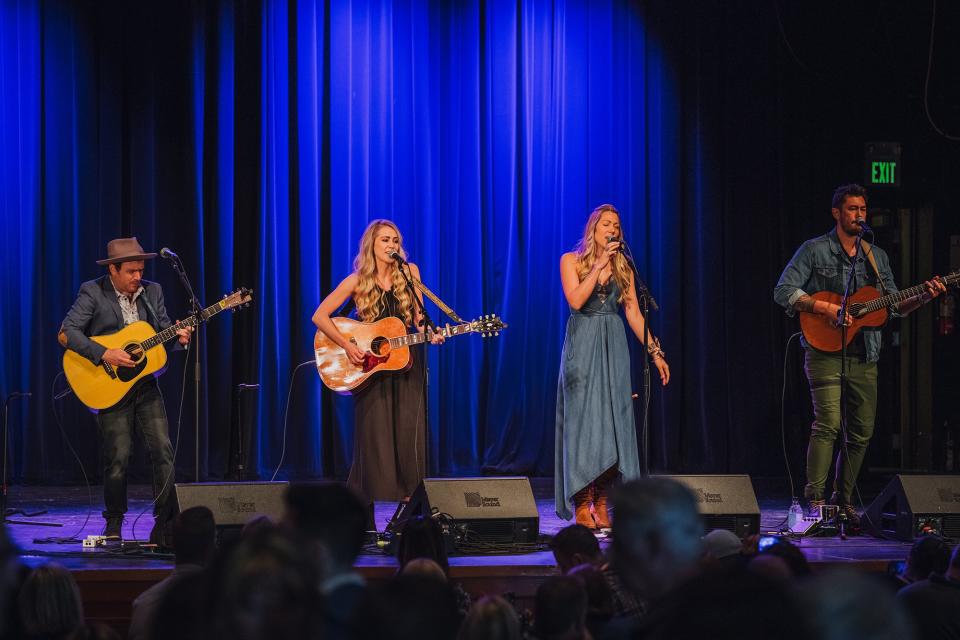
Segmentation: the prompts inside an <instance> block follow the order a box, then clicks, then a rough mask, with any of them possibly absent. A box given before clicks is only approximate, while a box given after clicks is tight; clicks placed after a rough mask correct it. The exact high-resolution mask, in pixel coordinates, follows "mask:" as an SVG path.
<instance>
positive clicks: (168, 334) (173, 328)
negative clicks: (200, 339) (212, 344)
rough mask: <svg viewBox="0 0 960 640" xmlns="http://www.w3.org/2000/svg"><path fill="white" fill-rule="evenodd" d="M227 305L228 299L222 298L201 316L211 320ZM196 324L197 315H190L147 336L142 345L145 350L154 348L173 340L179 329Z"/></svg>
mask: <svg viewBox="0 0 960 640" xmlns="http://www.w3.org/2000/svg"><path fill="white" fill-rule="evenodd" d="M226 305H227V300H226V299H224V300H221V301H220V302H217V303H215V304H212V305H210V306H209V307H207V308H206V309H204V310H203V311H201V312H200V317H201V318H203V320H209V319H210V318H211V317H213V316H214V315H216V314H218V313H220V312H221V311H223V310H224V309H225V308H226ZM195 326H197V316H190V317H189V318H186V319H184V320H180V321H178V322H175V323H173V324H172V325H170V326H169V327H167V328H166V329H164V330H163V331H159V332H157V333H156V334H154V336H153V337H152V338H147V339H146V340H144V341H143V342H141V343H140V346H141V347H143V350H144V351H147V350H149V349H152V348H154V347H155V346H157V345H158V344H163V343H164V342H166V341H167V340H171V339H172V338H174V337H176V335H177V331H179V330H180V329H185V328H187V327H195Z"/></svg>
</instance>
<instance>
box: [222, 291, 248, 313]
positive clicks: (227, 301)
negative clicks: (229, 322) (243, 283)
mask: <svg viewBox="0 0 960 640" xmlns="http://www.w3.org/2000/svg"><path fill="white" fill-rule="evenodd" d="M251 302H253V291H252V290H251V289H247V288H246V287H240V288H239V289H237V290H235V291H234V292H233V293H229V294H225V295H224V296H223V300H221V301H220V303H221V304H222V305H223V310H224V311H226V310H227V309H230V310H231V311H236V310H238V309H240V308H241V307H249V306H250V303H251Z"/></svg>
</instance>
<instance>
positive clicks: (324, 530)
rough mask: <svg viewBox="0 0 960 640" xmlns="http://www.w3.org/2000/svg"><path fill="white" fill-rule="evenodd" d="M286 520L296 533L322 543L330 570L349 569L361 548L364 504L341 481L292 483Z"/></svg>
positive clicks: (326, 565)
mask: <svg viewBox="0 0 960 640" xmlns="http://www.w3.org/2000/svg"><path fill="white" fill-rule="evenodd" d="M285 519H286V521H287V522H288V523H289V524H290V526H291V527H292V528H293V529H294V531H296V532H297V533H298V534H299V535H301V536H303V537H305V538H307V539H310V540H315V541H317V542H320V543H321V547H322V549H323V553H324V556H325V557H324V558H323V559H324V565H325V567H326V568H327V569H328V570H329V572H330V573H332V574H336V573H341V572H348V571H350V570H351V569H352V567H353V562H354V560H356V559H357V556H358V555H360V551H361V550H362V549H363V541H364V537H365V535H366V529H367V506H366V504H365V503H364V501H363V500H362V499H361V498H360V496H359V495H358V494H357V493H356V492H355V491H354V490H353V489H351V488H350V487H348V486H347V485H346V484H344V483H342V482H319V483H302V484H292V485H290V487H289V488H288V489H287V493H286V516H285Z"/></svg>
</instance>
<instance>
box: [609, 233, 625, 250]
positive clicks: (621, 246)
mask: <svg viewBox="0 0 960 640" xmlns="http://www.w3.org/2000/svg"><path fill="white" fill-rule="evenodd" d="M611 242H619V243H620V246H619V247H617V253H623V240H622V239H621V238H618V237H616V236H607V244H610V243H611Z"/></svg>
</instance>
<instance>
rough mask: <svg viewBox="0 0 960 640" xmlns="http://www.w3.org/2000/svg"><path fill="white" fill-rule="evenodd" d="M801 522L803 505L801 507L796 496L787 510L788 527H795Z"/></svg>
mask: <svg viewBox="0 0 960 640" xmlns="http://www.w3.org/2000/svg"><path fill="white" fill-rule="evenodd" d="M801 522H803V507H801V506H800V503H799V502H798V501H797V499H796V498H794V499H793V502H792V503H791V504H790V510H789V511H788V512H787V528H788V529H793V528H794V527H796V526H797V525H798V524H800V523H801Z"/></svg>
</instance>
